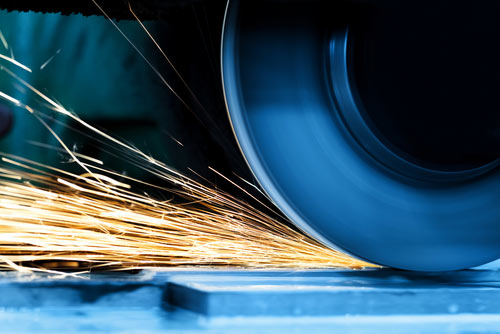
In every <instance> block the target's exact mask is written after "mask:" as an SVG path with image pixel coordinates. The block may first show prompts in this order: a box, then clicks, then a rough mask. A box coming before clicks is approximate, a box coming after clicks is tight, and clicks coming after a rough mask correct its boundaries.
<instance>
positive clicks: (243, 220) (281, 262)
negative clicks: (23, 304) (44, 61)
mask: <svg viewBox="0 0 500 334" xmlns="http://www.w3.org/2000/svg"><path fill="white" fill-rule="evenodd" d="M11 63H12V62H11ZM12 64H14V65H16V66H19V65H17V64H16V63H12ZM20 65H22V64H20ZM23 66H24V65H23ZM0 70H1V71H3V72H4V73H6V74H8V75H10V76H11V77H12V79H13V80H14V81H15V82H16V83H17V84H19V85H21V86H23V87H24V88H25V89H27V90H28V91H30V92H31V93H33V94H35V95H36V96H37V97H38V98H39V99H41V100H43V106H44V108H47V109H48V110H50V111H52V112H55V113H57V114H60V115H63V116H64V117H68V118H69V119H71V120H72V121H74V122H76V123H77V124H79V125H80V126H81V127H83V129H84V130H85V132H86V133H87V134H89V135H91V136H93V137H95V138H98V139H97V140H98V141H99V142H100V144H101V145H105V146H107V147H113V148H114V149H115V150H116V152H119V155H120V158H122V159H124V160H126V161H127V162H128V163H129V164H130V165H132V166H136V167H140V168H141V169H143V170H144V171H147V172H148V173H150V174H151V175H152V176H154V177H156V178H158V180H161V182H162V183H163V184H167V186H159V185H154V184H149V183H146V182H144V181H141V180H138V179H134V178H132V177H130V176H126V175H122V174H120V173H118V172H115V171H113V170H109V169H107V168H106V167H105V164H104V163H103V162H102V161H101V160H97V159H95V158H92V157H88V156H86V155H83V154H79V153H77V152H74V151H73V150H70V149H69V148H68V146H67V145H66V144H65V143H64V142H63V140H62V139H61V138H60V137H59V136H58V135H57V133H56V132H55V131H54V130H53V129H52V128H51V126H49V124H48V123H47V122H46V119H47V115H46V114H45V113H44V112H42V111H40V110H38V109H37V108H35V107H31V106H28V105H26V104H24V103H23V102H22V101H20V100H18V99H14V98H13V97H11V96H9V95H8V94H6V93H5V92H1V91H0V98H1V99H3V100H5V101H7V102H8V103H11V104H13V105H14V106H15V107H17V110H19V112H26V111H27V112H29V113H31V114H32V115H33V116H34V117H36V118H37V119H38V120H39V122H40V123H41V124H42V125H43V126H44V127H45V128H46V129H47V130H48V131H49V132H50V133H51V134H52V136H53V137H54V138H55V139H56V140H57V141H58V143H59V144H60V145H61V147H60V148H58V147H53V146H50V145H48V144H44V143H35V145H38V146H41V147H42V148H46V149H48V150H50V149H55V150H56V151H62V152H65V153H66V154H67V155H68V156H69V157H70V161H71V162H72V163H74V164H77V165H78V166H79V167H80V168H81V170H82V174H76V173H74V172H69V171H68V170H65V169H61V168H57V167H55V166H48V165H44V164H41V163H39V162H36V161H31V160H29V159H26V158H24V157H18V156H13V155H10V154H6V153H4V154H0V156H1V163H0V266H1V267H3V268H6V269H14V270H44V271H46V270H49V269H50V268H54V267H55V268H58V270H59V269H72V270H77V271H78V270H82V271H87V270H90V269H113V270H126V269H139V268H151V267H169V266H234V267H247V268H285V267H286V268H326V267H349V268H360V267H365V266H371V265H369V264H367V263H364V262H362V261H359V260H355V259H353V258H351V257H349V256H347V255H344V254H342V253H339V252H337V251H334V250H331V249H329V248H327V247H325V246H323V245H321V244H320V243H318V242H316V241H314V240H313V239H311V238H310V237H308V236H305V235H303V234H302V233H300V232H298V231H296V230H294V229H293V228H291V227H289V225H287V221H286V219H285V218H275V217H279V216H280V215H279V214H276V215H275V217H271V216H270V215H268V214H266V213H264V212H262V211H260V210H258V209H256V208H255V207H253V206H251V205H250V204H248V203H247V202H245V201H242V200H240V199H238V198H236V197H234V196H232V195H231V194H228V193H226V192H223V191H221V190H218V189H217V188H216V187H214V186H211V185H205V184H203V183H200V182H198V181H195V180H193V179H191V178H189V177H187V176H186V175H184V174H182V173H180V172H178V171H176V170H174V169H172V168H170V167H169V166H167V165H165V164H164V163H162V162H161V161H158V160H156V159H154V158H153V157H151V156H149V155H147V154H145V153H144V152H142V151H141V150H139V149H137V148H136V147H134V146H132V145H131V144H127V143H125V142H123V141H120V140H118V139H116V138H114V137H112V136H110V135H109V134H107V133H105V132H103V131H102V130H99V129H97V128H95V127H93V126H92V125H90V124H88V123H86V122H85V121H84V120H82V119H80V118H79V117H78V116H77V115H76V114H75V113H73V112H70V111H68V110H67V109H65V108H64V107H63V106H62V105H61V104H59V103H58V102H56V101H55V100H54V99H51V98H49V97H48V96H46V95H45V94H43V93H42V92H41V91H40V90H38V89H36V88H35V87H33V86H32V85H30V84H29V83H28V82H26V81H25V80H23V79H22V78H20V77H19V76H17V75H16V74H15V73H14V72H12V71H11V70H9V69H7V68H5V67H4V66H0ZM41 105H42V104H41ZM212 170H213V169H212ZM213 171H214V172H215V173H217V174H218V175H219V176H221V177H223V178H224V179H226V180H227V181H229V182H231V183H232V184H233V185H235V186H238V185H237V183H235V182H234V181H231V180H230V179H229V178H227V177H225V176H223V175H222V174H220V173H218V172H217V171H215V170H213ZM136 186H141V189H144V187H146V189H147V188H150V189H151V190H157V191H161V193H163V194H165V196H167V195H171V196H172V199H171V200H160V199H155V198H153V197H151V196H149V195H148V194H147V193H145V192H144V191H139V190H137V187H136ZM240 190H242V191H244V190H243V188H241V187H240ZM244 192H245V191H244ZM245 193H246V194H247V195H249V196H251V195H250V194H249V193H248V192H245ZM251 197H252V196H251ZM252 198H253V200H255V201H256V202H259V203H260V205H262V206H263V207H266V208H267V209H268V210H269V211H270V212H273V211H274V209H273V208H271V207H269V206H267V205H266V204H265V203H263V202H262V201H259V200H258V199H257V198H255V197H252Z"/></svg>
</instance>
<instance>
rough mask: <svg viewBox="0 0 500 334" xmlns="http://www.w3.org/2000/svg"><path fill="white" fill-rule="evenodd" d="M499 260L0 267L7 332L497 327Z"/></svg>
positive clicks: (0, 326)
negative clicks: (338, 265) (404, 265)
mask: <svg viewBox="0 0 500 334" xmlns="http://www.w3.org/2000/svg"><path fill="white" fill-rule="evenodd" d="M499 281H500V280H499V271H498V264H497V265H496V266H493V267H491V268H482V269H481V268H480V269H474V270H467V271H462V272H450V273H440V274H419V273H408V272H401V271H396V270H390V269H382V270H361V271H351V270H308V271H293V272H291V271H286V270H260V271H259V270H209V269H206V270H196V269H191V270H189V269H188V270H186V269H184V270H181V269H175V270H165V271H142V272H139V273H137V274H127V273H121V274H120V273H118V274H116V273H115V274H113V273H108V274H93V275H82V276H80V278H71V277H66V278H61V277H58V276H57V275H46V274H43V273H42V274H33V273H13V272H3V273H0V294H1V295H2V298H0V332H2V333H273V334H276V333H337V332H338V333H384V334H385V333H466V332H471V333H483V332H485V333H497V332H498V329H499V328H500V315H499V314H498V310H499V305H500V298H499V293H500V292H499V291H500V290H499V286H500V285H499Z"/></svg>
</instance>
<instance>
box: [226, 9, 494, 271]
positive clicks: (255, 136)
mask: <svg viewBox="0 0 500 334" xmlns="http://www.w3.org/2000/svg"><path fill="white" fill-rule="evenodd" d="M401 3H403V4H401ZM468 3H470V1H469V2H465V1H453V2H452V1H433V2H428V1H418V2H416V1H408V2H405V1H403V2H401V1H361V0H359V1H327V2H321V1H311V0H308V1H298V0H294V1H288V2H284V1H253V0H252V1H251V0H246V1H236V0H231V1H230V3H229V4H228V8H227V12H226V18H225V27H224V32H223V46H222V71H223V83H224V91H225V97H226V103H227V107H228V112H229V116H230V120H231V122H232V126H233V130H234V133H235V135H236V138H237V140H238V143H239V145H240V148H241V150H242V152H243V154H244V156H245V158H246V160H247V162H248V165H249V166H250V168H251V170H252V171H253V173H254V175H255V177H256V179H257V180H258V181H259V183H260V185H261V187H262V188H263V189H264V191H265V192H266V193H267V194H268V195H269V197H270V198H271V199H272V200H273V201H274V202H275V204H276V205H277V206H278V207H279V208H280V209H281V210H282V211H283V213H284V214H286V215H287V216H288V217H289V218H290V220H291V221H292V222H293V223H294V224H296V225H297V227H299V228H300V229H302V230H303V231H304V232H305V233H307V234H309V235H311V236H312V237H314V238H315V239H317V240H318V241H320V242H322V243H324V244H325V245H328V246H330V247H332V248H335V249H338V250H341V251H344V252H346V253H348V254H351V255H353V256H355V257H358V258H361V259H364V260H367V261H369V262H373V263H377V264H380V265H384V266H390V267H394V268H400V269H408V270H421V271H443V270H456V269H463V268H468V267H472V266H477V265H480V264H484V263H487V262H490V261H492V260H495V259H497V258H498V257H500V172H499V170H498V168H497V167H498V164H499V160H498V158H499V157H500V154H499V153H500V142H499V139H500V129H499V126H500V119H499V118H500V117H499V114H500V110H499V109H500V108H499V105H498V101H497V100H498V99H497V95H498V89H499V87H498V85H499V84H498V82H499V81H500V80H498V79H499V77H500V76H499V75H498V74H499V71H498V70H499V69H498V64H497V63H498V59H500V53H499V51H498V46H497V44H498V43H497V41H498V31H499V25H498V23H497V21H498V20H497V19H496V17H497V16H498V14H499V10H498V9H499V5H498V4H496V2H492V1H478V2H475V5H472V6H471V5H468ZM471 7H473V8H471Z"/></svg>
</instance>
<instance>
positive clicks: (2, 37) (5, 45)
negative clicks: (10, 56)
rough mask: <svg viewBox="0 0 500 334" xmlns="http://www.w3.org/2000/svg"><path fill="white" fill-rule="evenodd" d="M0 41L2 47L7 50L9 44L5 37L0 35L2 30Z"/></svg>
mask: <svg viewBox="0 0 500 334" xmlns="http://www.w3.org/2000/svg"><path fill="white" fill-rule="evenodd" d="M0 41H2V44H3V47H4V48H5V49H6V50H8V49H9V43H7V40H6V39H5V36H4V35H3V33H2V30H0Z"/></svg>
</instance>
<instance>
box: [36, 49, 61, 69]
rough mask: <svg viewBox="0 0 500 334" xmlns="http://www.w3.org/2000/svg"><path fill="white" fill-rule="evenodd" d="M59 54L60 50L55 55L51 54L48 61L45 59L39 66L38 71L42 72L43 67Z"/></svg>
mask: <svg viewBox="0 0 500 334" xmlns="http://www.w3.org/2000/svg"><path fill="white" fill-rule="evenodd" d="M60 52H61V49H58V50H57V51H56V53H55V54H53V55H52V56H51V57H50V58H49V59H47V60H46V61H45V62H44V63H43V64H42V65H41V66H40V70H43V69H44V68H45V66H47V65H48V64H49V63H50V62H51V61H52V60H54V58H55V57H56V56H57V55H58V54H59V53H60Z"/></svg>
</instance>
